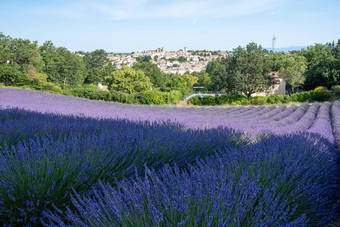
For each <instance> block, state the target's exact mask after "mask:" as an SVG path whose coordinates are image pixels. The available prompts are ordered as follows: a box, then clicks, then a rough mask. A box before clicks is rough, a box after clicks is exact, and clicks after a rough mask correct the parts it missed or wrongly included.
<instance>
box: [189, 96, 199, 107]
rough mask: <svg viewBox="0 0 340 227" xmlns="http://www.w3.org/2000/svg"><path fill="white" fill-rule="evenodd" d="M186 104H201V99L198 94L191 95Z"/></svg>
mask: <svg viewBox="0 0 340 227" xmlns="http://www.w3.org/2000/svg"><path fill="white" fill-rule="evenodd" d="M188 104H191V105H197V106H199V105H202V100H201V97H200V96H199V95H196V96H194V97H191V98H190V99H189V100H188Z"/></svg>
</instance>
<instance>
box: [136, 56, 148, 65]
mask: <svg viewBox="0 0 340 227" xmlns="http://www.w3.org/2000/svg"><path fill="white" fill-rule="evenodd" d="M151 59H152V58H151V57H150V56H148V55H144V56H141V57H137V58H136V61H137V62H139V63H142V62H149V61H151Z"/></svg>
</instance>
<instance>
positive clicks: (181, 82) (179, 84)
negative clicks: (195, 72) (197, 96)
mask: <svg viewBox="0 0 340 227" xmlns="http://www.w3.org/2000/svg"><path fill="white" fill-rule="evenodd" d="M192 86H193V84H192V83H191V81H190V78H188V76H185V75H182V76H176V77H175V78H173V79H172V81H171V84H170V87H171V89H172V90H177V91H180V92H182V94H183V95H185V94H188V93H189V92H191V91H192Z"/></svg>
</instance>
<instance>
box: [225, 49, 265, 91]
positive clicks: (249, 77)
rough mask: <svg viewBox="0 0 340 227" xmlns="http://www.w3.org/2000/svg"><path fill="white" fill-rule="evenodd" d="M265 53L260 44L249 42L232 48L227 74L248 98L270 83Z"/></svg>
mask: <svg viewBox="0 0 340 227" xmlns="http://www.w3.org/2000/svg"><path fill="white" fill-rule="evenodd" d="M265 54H266V53H265V51H264V50H263V49H262V47H261V45H260V46H257V44H256V43H249V44H248V45H247V46H246V48H245V49H244V48H241V47H238V48H237V49H235V50H234V53H233V55H232V61H231V62H232V64H229V65H228V66H227V67H229V69H228V70H227V71H229V72H230V73H229V75H230V76H231V77H232V78H234V79H235V81H236V87H235V88H236V89H237V90H238V91H240V92H242V93H244V94H245V95H246V96H247V97H248V98H249V97H250V96H251V95H252V94H254V93H256V92H263V91H266V90H267V89H268V88H269V87H270V85H271V83H272V82H271V81H272V80H271V78H270V77H269V76H268V68H267V66H266V64H265V63H266V61H265Z"/></svg>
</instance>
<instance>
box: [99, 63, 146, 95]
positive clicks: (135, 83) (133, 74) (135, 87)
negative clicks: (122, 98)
mask: <svg viewBox="0 0 340 227" xmlns="http://www.w3.org/2000/svg"><path fill="white" fill-rule="evenodd" d="M105 82H106V83H107V84H108V86H109V89H111V90H115V91H121V92H125V93H129V94H132V93H136V92H142V91H146V90H151V86H152V84H151V82H150V79H149V77H147V76H145V75H144V72H143V71H142V70H134V69H132V68H130V67H127V66H123V68H122V69H121V70H117V71H115V72H113V73H111V75H110V76H107V77H105Z"/></svg>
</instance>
